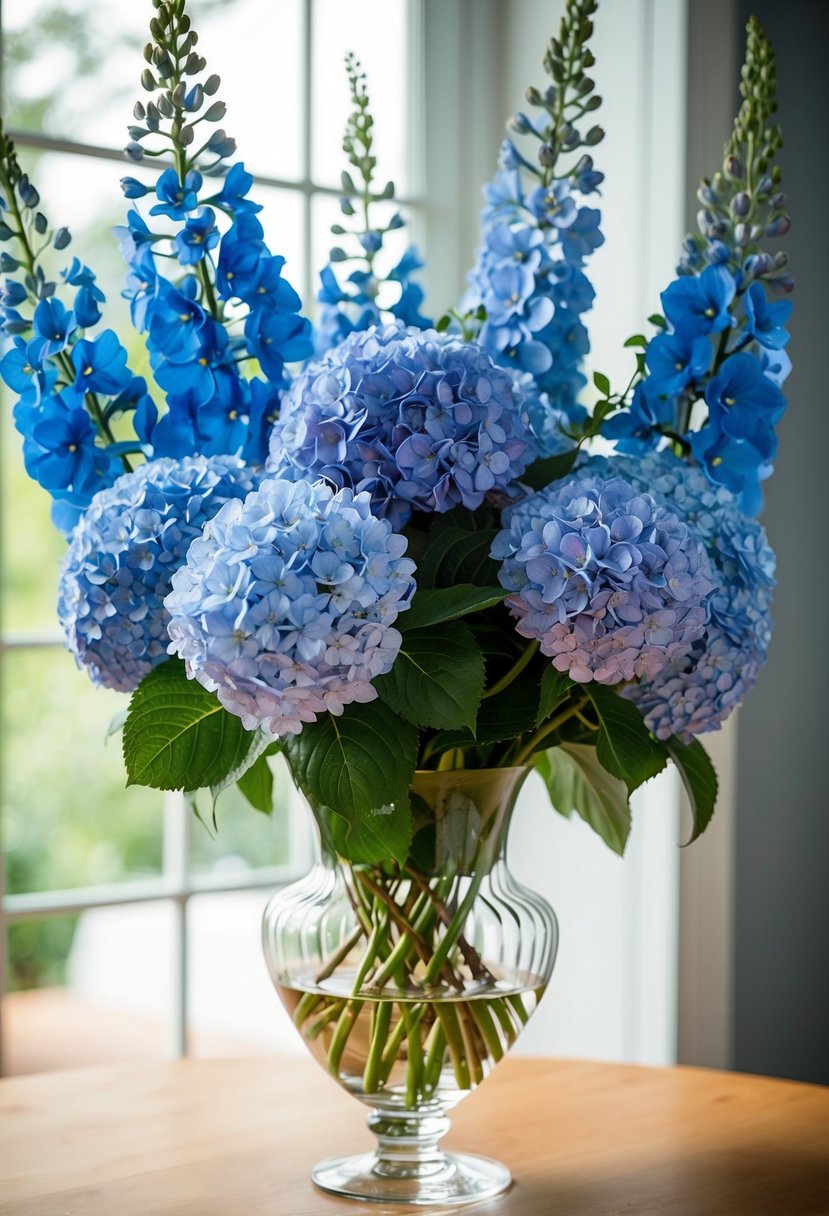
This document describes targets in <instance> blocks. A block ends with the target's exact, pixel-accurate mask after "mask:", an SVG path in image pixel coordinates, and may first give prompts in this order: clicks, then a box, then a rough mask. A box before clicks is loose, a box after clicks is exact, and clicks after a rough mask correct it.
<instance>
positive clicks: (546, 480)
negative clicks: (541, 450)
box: [521, 448, 579, 490]
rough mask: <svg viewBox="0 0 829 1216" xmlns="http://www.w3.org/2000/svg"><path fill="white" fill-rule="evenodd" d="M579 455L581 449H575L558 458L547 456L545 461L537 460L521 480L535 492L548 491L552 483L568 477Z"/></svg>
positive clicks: (522, 475) (563, 453) (526, 470)
mask: <svg viewBox="0 0 829 1216" xmlns="http://www.w3.org/2000/svg"><path fill="white" fill-rule="evenodd" d="M578 454H579V449H578V448H573V449H572V451H570V452H562V453H561V454H560V455H558V456H547V457H545V458H544V459H543V460H535V461H533V463H532V464H531V465H530V467H529V468H528V469H525V471H524V472H523V473H522V474H521V480H522V481H525V482H526V483H527V485H528V486H531V487H532V489H533V490H546V488H547V486H548V485H550V484H551V482H553V481H558V480H559V479H560V478H561V477H566V476H567V474H568V473H569V472H570V470H571V469H572V467H573V465H574V464H575V463H576V457H577V456H578Z"/></svg>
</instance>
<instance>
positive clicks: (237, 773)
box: [210, 730, 280, 825]
mask: <svg viewBox="0 0 829 1216" xmlns="http://www.w3.org/2000/svg"><path fill="white" fill-rule="evenodd" d="M273 744H274V737H273V735H271V734H268V732H267V731H264V730H255V731H253V733H252V734H251V736H250V746H249V747H248V750H247V752H246V753H245V755H244V756H243V757H242V759H241V760H240V761H239V763H238V764H237V765H236V767H235V768H233V769H230V771H229V772H227V773H225V775H224V777H222V779H221V781H217V782H216V783H215V785H211V787H210V794H211V796H212V798H213V823H214V825H215V823H216V803H217V802H218V800H219V795H220V794H223V793H224V791H225V790H226V789H229V788H230V786H231V785H238V786H239V788H240V789H242V784H241V783H242V781H243V780H244V778H245V776H246V775H247V773H248V771H249V770H250V769H251V768H253V767H254V766H255V765H256V764H257V763H258V761H259V760H260V758H261V759H262V760H264V757H265V756H266V755H268V754H269V753H270V752H271V751H272V750H273ZM278 746H280V745H279V744H278V743H277V747H278ZM265 768H266V769H267V771H268V772H269V773H270V769H268V768H267V763H265ZM272 786H273V783H272V782H271V788H272ZM242 793H244V790H242ZM249 801H250V799H249ZM251 805H253V806H255V807H256V810H258V811H261V810H263V807H261V806H256V804H255V803H251ZM270 812H271V805H270V803H268V805H267V814H270Z"/></svg>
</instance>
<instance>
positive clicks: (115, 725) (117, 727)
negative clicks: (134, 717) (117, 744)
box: [104, 705, 130, 743]
mask: <svg viewBox="0 0 829 1216" xmlns="http://www.w3.org/2000/svg"><path fill="white" fill-rule="evenodd" d="M129 712H130V710H129V706H128V705H125V706H124V708H123V709H119V710H118V713H117V714H113V715H112V717H111V718H110V722H109V726H108V727H107V733H106V735H105V736H104V743H106V741H107V739H111V738H112V736H113V735H117V734H120V732H121V731H122V730H123V729H124V723H125V722H126V720H127V717H128V715H129Z"/></svg>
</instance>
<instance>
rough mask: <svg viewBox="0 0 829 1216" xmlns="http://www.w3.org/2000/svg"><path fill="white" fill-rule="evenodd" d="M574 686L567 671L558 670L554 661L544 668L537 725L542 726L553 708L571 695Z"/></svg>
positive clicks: (556, 707) (536, 718) (536, 717)
mask: <svg viewBox="0 0 829 1216" xmlns="http://www.w3.org/2000/svg"><path fill="white" fill-rule="evenodd" d="M573 687H574V685H573V681H572V680H571V679H570V677H569V676H568V674H567V672H566V671H556V669H555V667H553V665H552V663H550V664H549V666H547V667H545V668H544V675H543V676H542V677H541V690H540V693H539V697H538V711H537V713H536V716H535V724H536V726H540V725H541V723H542V722H545V721H546V720H547V718H549V717H550V715H551V714H552V712H553V710H555V709H558V707H559V705H561V703H562V701H564V700H566V699H567V697H568V696H569V695H570V691H571V689H572V688H573Z"/></svg>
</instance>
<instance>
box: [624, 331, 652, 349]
mask: <svg viewBox="0 0 829 1216" xmlns="http://www.w3.org/2000/svg"><path fill="white" fill-rule="evenodd" d="M623 345H624V346H641V347H642V348H643V349H644V347H646V346H647V345H648V339H647V338H646V337H645V335H644V334H634V335H633V337H632V338H628V340H627V341H626V342H625V343H623Z"/></svg>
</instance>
